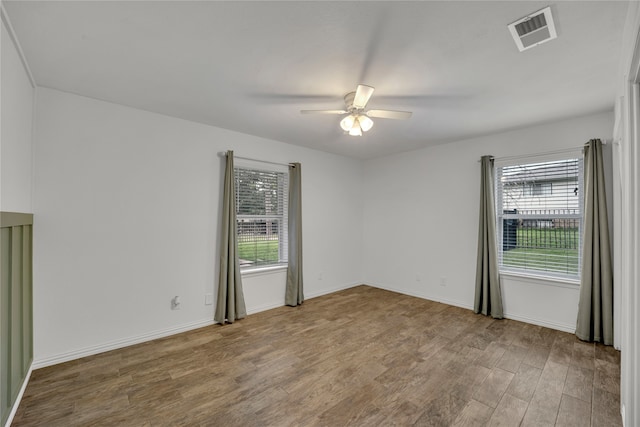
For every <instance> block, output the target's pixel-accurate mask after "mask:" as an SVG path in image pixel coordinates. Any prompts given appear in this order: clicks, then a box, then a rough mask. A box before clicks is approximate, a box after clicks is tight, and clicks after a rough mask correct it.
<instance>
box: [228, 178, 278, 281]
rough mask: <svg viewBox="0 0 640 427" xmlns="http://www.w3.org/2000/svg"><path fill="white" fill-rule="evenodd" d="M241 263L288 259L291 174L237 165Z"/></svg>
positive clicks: (251, 264)
mask: <svg viewBox="0 0 640 427" xmlns="http://www.w3.org/2000/svg"><path fill="white" fill-rule="evenodd" d="M234 172H235V180H236V219H237V233H238V234H237V237H238V258H239V259H240V267H241V268H242V269H247V268H251V267H262V266H269V265H278V264H285V263H286V262H287V226H288V224H287V197H288V174H287V173H284V172H273V171H266V170H256V169H247V168H241V167H236V168H234Z"/></svg>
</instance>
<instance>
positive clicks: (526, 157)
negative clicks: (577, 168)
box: [478, 139, 610, 163]
mask: <svg viewBox="0 0 640 427" xmlns="http://www.w3.org/2000/svg"><path fill="white" fill-rule="evenodd" d="M601 141H602V145H607V144H609V142H610V141H609V140H606V139H602V140H601ZM583 149H584V145H582V146H580V147H573V148H564V149H562V150H554V151H543V152H541V153H534V154H523V155H520V156H506V157H493V156H491V157H492V158H493V160H498V161H505V160H517V159H528V158H529V157H541V156H548V155H553V154H563V153H573V152H575V151H578V150H583ZM478 163H480V160H478Z"/></svg>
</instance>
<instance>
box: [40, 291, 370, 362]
mask: <svg viewBox="0 0 640 427" xmlns="http://www.w3.org/2000/svg"><path fill="white" fill-rule="evenodd" d="M360 284H361V283H354V284H349V285H343V286H338V287H334V288H330V289H323V290H320V291H318V292H311V293H309V294H307V296H306V299H312V298H316V297H319V296H322V295H327V294H331V293H333V292H338V291H341V290H344V289H349V288H352V287H354V286H358V285H360ZM282 306H284V300H283V301H282V303H276V304H265V305H261V306H258V307H252V308H250V309H248V310H247V314H249V315H251V314H255V313H259V312H261V311H266V310H271V309H273V308H278V307H282ZM214 323H215V322H214V321H213V319H209V320H201V321H198V322H193V323H188V324H186V325H180V326H177V327H173V328H168V329H163V330H160V331H154V332H150V333H146V334H142V335H138V336H135V337H130V338H125V339H121V340H116V341H111V342H108V343H104V344H99V345H95V346H91V347H86V348H82V349H78V350H73V351H69V352H66V353H61V354H56V355H54V356H49V357H45V358H42V359H37V360H34V362H33V363H32V366H33V369H40V368H45V367H47V366H51V365H57V364H58V363H64V362H68V361H70V360H75V359H80V358H82V357H87V356H93V355H95V354H99V353H104V352H106V351H111V350H116V349H119V348H123V347H128V346H130V345H135V344H141V343H143V342H147V341H151V340H155V339H158V338H164V337H168V336H170V335H175V334H179V333H181V332H187V331H190V330H193V329H198V328H202V327H205V326H210V325H213V324H214Z"/></svg>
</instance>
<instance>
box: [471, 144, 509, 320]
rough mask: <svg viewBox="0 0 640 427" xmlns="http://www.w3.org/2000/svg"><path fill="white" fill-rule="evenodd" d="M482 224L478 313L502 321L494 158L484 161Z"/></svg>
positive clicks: (478, 267)
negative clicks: (494, 191) (494, 190)
mask: <svg viewBox="0 0 640 427" xmlns="http://www.w3.org/2000/svg"><path fill="white" fill-rule="evenodd" d="M480 163H481V166H480V167H481V176H480V222H479V226H478V261H477V264H476V296H475V301H474V311H475V312H476V313H482V314H484V315H485V316H491V317H493V318H495V319H502V316H503V312H502V292H501V291H500V276H499V274H498V248H497V245H496V213H495V201H494V200H495V199H494V195H493V194H494V193H493V157H492V156H483V157H482V159H481V160H480Z"/></svg>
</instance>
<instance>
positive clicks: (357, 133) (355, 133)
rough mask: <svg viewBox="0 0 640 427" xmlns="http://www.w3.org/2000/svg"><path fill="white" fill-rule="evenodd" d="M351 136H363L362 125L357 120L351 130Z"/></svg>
mask: <svg viewBox="0 0 640 427" xmlns="http://www.w3.org/2000/svg"><path fill="white" fill-rule="evenodd" d="M349 135H351V136H362V129H361V128H360V123H359V122H358V120H357V119H356V121H355V123H354V124H353V127H352V128H351V129H350V130H349Z"/></svg>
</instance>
